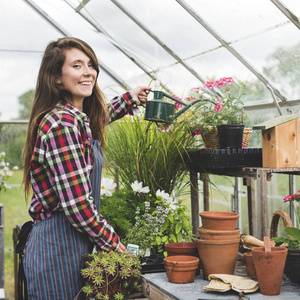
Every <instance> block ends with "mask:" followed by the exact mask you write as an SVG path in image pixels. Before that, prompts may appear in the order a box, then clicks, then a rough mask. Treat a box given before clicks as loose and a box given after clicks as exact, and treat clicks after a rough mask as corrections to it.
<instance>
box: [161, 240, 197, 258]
mask: <svg viewBox="0 0 300 300" xmlns="http://www.w3.org/2000/svg"><path fill="white" fill-rule="evenodd" d="M165 249H166V251H167V252H168V256H174V255H188V256H196V257H199V254H198V249H197V244H196V243H195V242H180V243H169V244H166V245H165Z"/></svg>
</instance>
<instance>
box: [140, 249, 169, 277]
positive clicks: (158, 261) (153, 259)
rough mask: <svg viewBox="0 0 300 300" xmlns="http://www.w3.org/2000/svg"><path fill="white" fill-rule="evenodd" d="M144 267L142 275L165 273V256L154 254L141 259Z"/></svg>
mask: <svg viewBox="0 0 300 300" xmlns="http://www.w3.org/2000/svg"><path fill="white" fill-rule="evenodd" d="M140 262H141V266H142V270H141V273H142V274H146V273H160V272H165V271H166V270H165V266H164V256H163V255H162V254H153V255H150V256H142V257H140Z"/></svg>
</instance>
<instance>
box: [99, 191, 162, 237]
mask: <svg viewBox="0 0 300 300" xmlns="http://www.w3.org/2000/svg"><path fill="white" fill-rule="evenodd" d="M146 200H147V201H149V202H150V203H152V205H153V206H154V203H155V201H156V198H153V197H150V196H149V195H146V194H142V193H135V192H134V191H133V190H127V189H121V190H120V191H119V192H115V193H113V194H112V196H109V197H108V196H105V195H102V196H101V205H100V213H101V214H102V215H103V216H104V218H105V219H106V220H107V221H108V222H109V223H110V225H112V227H113V228H114V230H115V231H116V232H117V233H118V236H119V237H120V239H121V240H123V239H124V238H125V236H126V235H127V234H128V232H129V231H130V229H131V228H132V227H133V226H134V224H135V222H136V220H135V212H136V209H137V208H139V209H144V207H145V204H144V202H145V201H146Z"/></svg>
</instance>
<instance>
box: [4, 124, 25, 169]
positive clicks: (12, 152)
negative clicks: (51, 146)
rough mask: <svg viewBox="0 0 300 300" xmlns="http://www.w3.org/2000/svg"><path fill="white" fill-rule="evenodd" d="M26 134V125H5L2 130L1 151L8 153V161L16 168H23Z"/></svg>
mask: <svg viewBox="0 0 300 300" xmlns="http://www.w3.org/2000/svg"><path fill="white" fill-rule="evenodd" d="M26 134H27V126H26V125H15V124H14V125H4V126H2V127H1V129H0V149H1V151H4V152H5V153H6V160H7V161H9V162H10V164H12V165H14V166H15V165H16V166H18V167H21V166H22V150H23V147H24V144H25V139H26Z"/></svg>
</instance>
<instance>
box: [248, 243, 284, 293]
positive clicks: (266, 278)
mask: <svg viewBox="0 0 300 300" xmlns="http://www.w3.org/2000/svg"><path fill="white" fill-rule="evenodd" d="M287 253H288V249H287V248H283V247H271V251H268V252H266V251H265V248H264V247H257V248H253V249H252V255H253V261H254V265H255V270H256V275H257V280H258V284H259V287H260V292H261V293H262V294H263V295H269V296H273V295H278V294H279V293H280V289H281V282H282V277H283V271H284V266H285V261H286V257H287Z"/></svg>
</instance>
